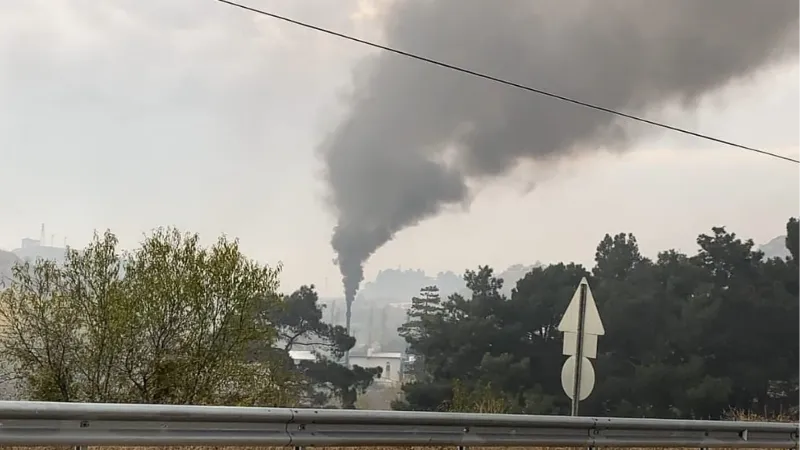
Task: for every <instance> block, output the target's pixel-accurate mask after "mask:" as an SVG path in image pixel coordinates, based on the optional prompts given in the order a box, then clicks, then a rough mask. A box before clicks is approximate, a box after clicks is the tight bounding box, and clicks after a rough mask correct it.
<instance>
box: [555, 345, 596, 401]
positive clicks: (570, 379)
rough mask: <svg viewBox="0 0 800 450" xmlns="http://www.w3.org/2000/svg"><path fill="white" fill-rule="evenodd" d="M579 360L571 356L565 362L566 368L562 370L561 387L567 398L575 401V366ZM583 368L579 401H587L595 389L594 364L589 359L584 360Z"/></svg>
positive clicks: (579, 385)
mask: <svg viewBox="0 0 800 450" xmlns="http://www.w3.org/2000/svg"><path fill="white" fill-rule="evenodd" d="M577 360H578V358H576V357H574V356H570V357H569V358H567V360H566V361H564V367H562V368H561V387H562V388H564V392H565V393H566V394H567V397H569V398H570V399H572V400H573V401H574V395H575V393H574V390H575V366H576V364H575V363H576V362H577ZM580 366H581V376H580V382H579V384H578V401H581V400H586V398H587V397H589V394H591V393H592V390H593V389H594V367H592V362H591V361H589V360H588V359H587V358H583V361H582V364H581V365H580Z"/></svg>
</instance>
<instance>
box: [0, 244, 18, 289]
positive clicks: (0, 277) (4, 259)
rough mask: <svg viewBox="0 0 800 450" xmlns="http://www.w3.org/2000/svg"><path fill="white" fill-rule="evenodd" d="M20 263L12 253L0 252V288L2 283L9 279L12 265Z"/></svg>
mask: <svg viewBox="0 0 800 450" xmlns="http://www.w3.org/2000/svg"><path fill="white" fill-rule="evenodd" d="M20 261H21V260H20V259H19V257H18V256H17V255H15V254H14V253H13V252H7V251H5V250H0V287H2V285H3V281H5V280H8V279H9V278H11V269H12V268H13V267H14V264H16V263H18V262H20Z"/></svg>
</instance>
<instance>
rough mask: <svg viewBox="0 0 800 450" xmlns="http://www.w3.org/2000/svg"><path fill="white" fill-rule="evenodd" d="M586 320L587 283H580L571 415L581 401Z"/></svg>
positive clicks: (575, 411)
mask: <svg viewBox="0 0 800 450" xmlns="http://www.w3.org/2000/svg"><path fill="white" fill-rule="evenodd" d="M585 321H586V284H584V283H581V285H580V303H579V307H578V335H577V336H576V339H575V341H576V348H575V383H574V385H573V389H572V411H571V415H573V416H577V415H578V403H580V401H581V400H580V398H581V397H580V389H581V372H582V370H583V367H582V366H583V331H584V330H583V329H584V322H585Z"/></svg>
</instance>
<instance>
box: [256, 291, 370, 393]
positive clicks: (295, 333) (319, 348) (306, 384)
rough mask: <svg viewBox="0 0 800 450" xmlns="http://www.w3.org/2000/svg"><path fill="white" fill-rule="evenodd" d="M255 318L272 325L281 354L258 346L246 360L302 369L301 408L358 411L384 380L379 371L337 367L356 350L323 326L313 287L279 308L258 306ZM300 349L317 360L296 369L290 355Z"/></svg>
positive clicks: (338, 330)
mask: <svg viewBox="0 0 800 450" xmlns="http://www.w3.org/2000/svg"><path fill="white" fill-rule="evenodd" d="M256 316H257V317H258V321H259V322H262V323H270V324H272V326H273V327H274V329H275V330H276V331H277V335H278V341H277V343H276V344H277V345H279V346H280V347H281V351H280V352H276V351H275V349H274V348H273V346H272V345H273V344H272V342H269V341H264V342H255V343H253V344H252V345H251V347H250V350H249V352H248V358H249V359H250V360H255V361H257V360H261V359H262V358H265V357H266V358H278V359H280V358H282V359H283V360H284V364H285V367H287V368H291V369H299V373H300V374H302V375H303V377H302V380H301V382H300V385H301V386H302V397H303V403H304V404H306V405H308V406H327V405H329V404H330V401H331V400H333V399H336V400H338V402H339V403H340V405H341V406H342V407H343V408H354V407H355V406H354V405H355V402H356V400H357V399H358V395H359V394H362V393H364V392H365V391H366V390H367V388H369V386H370V385H371V384H372V383H373V381H374V380H375V378H378V377H380V375H381V369H380V368H371V369H365V368H363V367H359V366H353V367H352V368H348V367H345V366H344V365H342V364H340V363H338V362H337V361H336V360H338V359H340V358H341V357H342V356H344V354H345V353H346V352H347V351H348V350H350V349H351V348H353V346H354V345H355V343H356V340H355V338H353V337H352V336H350V335H349V334H348V333H347V330H346V329H345V328H344V327H342V326H339V325H331V324H327V323H325V322H323V321H322V306H320V304H319V296H318V295H317V292H316V290H315V289H314V286H313V285H311V286H301V287H300V288H299V289H297V290H296V291H294V292H293V293H292V294H290V295H287V296H284V298H283V302H281V303H280V304H277V305H276V304H271V303H267V304H262V305H260V309H259V311H258V312H257V313H256ZM299 348H312V349H314V352H315V353H316V354H317V357H318V360H317V361H302V362H301V363H300V364H299V366H298V367H296V368H295V367H293V366H292V365H291V358H289V356H288V352H289V351H291V350H293V349H299ZM276 353H281V354H280V355H278V354H276ZM298 396H299V395H298Z"/></svg>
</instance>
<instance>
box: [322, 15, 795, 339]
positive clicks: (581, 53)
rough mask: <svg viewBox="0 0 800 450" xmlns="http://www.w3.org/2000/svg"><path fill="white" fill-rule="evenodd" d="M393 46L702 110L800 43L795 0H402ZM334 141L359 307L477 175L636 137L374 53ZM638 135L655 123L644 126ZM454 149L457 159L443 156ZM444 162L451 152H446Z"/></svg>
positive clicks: (337, 233) (520, 76) (524, 78)
mask: <svg viewBox="0 0 800 450" xmlns="http://www.w3.org/2000/svg"><path fill="white" fill-rule="evenodd" d="M385 35H386V36H385V41H384V42H385V43H386V44H387V45H388V46H391V47H395V48H399V49H402V50H406V51H409V52H412V53H417V54H421V55H424V56H427V57H430V58H433V59H438V60H442V61H445V62H448V63H451V64H454V65H457V66H461V67H465V68H470V69H472V70H476V71H478V72H483V73H487V74H490V75H494V76H497V77H500V78H504V79H508V80H511V81H515V82H518V83H522V84H527V85H531V86H533V87H538V88H542V89H547V90H549V91H551V92H554V93H557V94H561V95H565V96H568V97H572V98H576V99H580V100H583V101H586V102H589V103H594V104H597V105H601V106H604V107H607V108H613V109H620V110H624V111H626V112H633V113H647V112H648V111H649V110H655V109H658V108H660V107H663V106H665V105H668V104H678V105H683V106H684V107H686V108H691V107H692V106H693V105H694V104H695V103H696V101H697V100H699V99H700V97H701V96H703V95H704V94H706V93H709V92H711V91H714V90H716V89H718V88H720V87H723V86H725V85H726V84H728V83H729V82H731V81H733V80H736V79H741V78H743V77H747V76H749V75H751V74H753V73H754V72H756V71H758V70H759V69H762V68H764V67H767V66H769V65H771V64H773V63H776V62H779V61H781V60H784V59H787V58H791V57H795V56H796V53H797V50H798V2H797V0H668V1H666V0H662V1H658V0H602V1H598V0H549V1H544V0H534V1H526V0H509V1H504V2H497V1H490V0H439V1H432V0H405V1H404V0H397V1H396V2H395V3H394V4H393V5H392V7H391V11H390V12H389V14H388V15H387V21H386V23H385ZM355 75H356V76H355V77H354V80H355V87H354V90H353V92H352V95H351V98H350V99H349V105H348V106H349V113H348V114H347V116H346V117H345V118H344V120H343V121H342V122H341V123H340V124H339V125H338V127H337V128H336V129H335V130H334V131H333V132H332V133H331V134H330V135H329V136H328V137H327V139H326V140H325V141H324V144H323V145H322V147H321V154H322V156H323V159H324V161H325V168H326V175H327V181H328V183H329V187H330V194H331V195H330V199H331V203H332V205H333V206H334V207H335V210H336V211H337V212H338V217H337V219H338V223H337V225H336V228H335V230H334V232H333V238H332V240H331V244H332V246H333V248H334V250H335V251H336V253H337V255H338V264H339V267H340V269H341V272H342V276H343V281H344V287H345V294H346V298H347V302H348V325H349V304H350V302H352V300H353V299H354V297H355V293H356V291H357V290H358V287H359V284H360V282H361V281H362V279H363V270H362V266H363V263H364V262H365V261H366V260H367V259H368V258H369V257H370V255H372V253H373V252H375V250H377V249H378V248H379V247H380V246H382V245H383V244H385V243H386V242H387V241H389V240H390V239H392V238H393V237H394V235H395V234H396V233H397V232H399V231H400V230H402V229H404V228H407V227H410V226H413V225H415V224H417V223H418V222H419V221H421V220H423V219H425V218H428V217H432V216H435V215H436V214H437V213H439V212H440V211H441V210H442V208H443V207H445V206H447V205H450V204H454V203H467V202H468V201H469V199H470V192H469V189H468V188H467V181H468V180H470V181H472V180H480V179H486V178H491V177H498V176H502V175H504V174H506V173H507V172H509V171H510V170H511V169H513V168H514V167H515V166H516V165H517V163H519V162H520V161H521V160H526V159H527V160H534V161H536V162H537V163H540V164H547V163H548V162H551V161H553V160H556V159H561V158H569V157H570V156H571V155H575V154H578V153H580V152H591V151H594V150H595V149H597V148H599V147H606V148H607V147H611V148H615V149H620V150H624V149H625V148H627V147H628V146H629V145H630V144H631V142H632V140H633V139H634V138H635V137H636V136H633V135H632V134H631V133H630V132H629V131H630V130H628V129H626V128H625V127H624V126H623V124H622V123H621V122H619V121H618V120H617V118H616V117H615V116H613V115H611V114H607V113H603V112H599V111H593V110H590V109H586V108H582V107H579V106H576V105H572V104H568V103H564V102H560V101H557V100H554V99H549V98H545V97H541V96H537V95H534V94H531V93H526V92H523V91H520V90H517V89H514V88H510V87H507V86H502V85H498V84H496V83H492V82H490V81H487V80H481V79H476V78H473V77H470V76H468V75H463V74H459V73H456V72H453V71H450V70H446V69H442V68H439V67H435V66H432V65H429V64H426V63H423V62H418V61H412V60H409V59H407V58H404V57H401V56H397V55H394V54H390V53H377V54H375V55H374V56H372V57H371V58H370V59H369V60H368V61H367V62H366V66H365V67H360V69H359V71H358V73H356V74H355ZM637 131H639V132H641V131H643V130H642V129H641V128H638V129H637ZM446 153H447V157H446V158H445V156H444V155H445V154H446ZM445 161H446V162H445Z"/></svg>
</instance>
